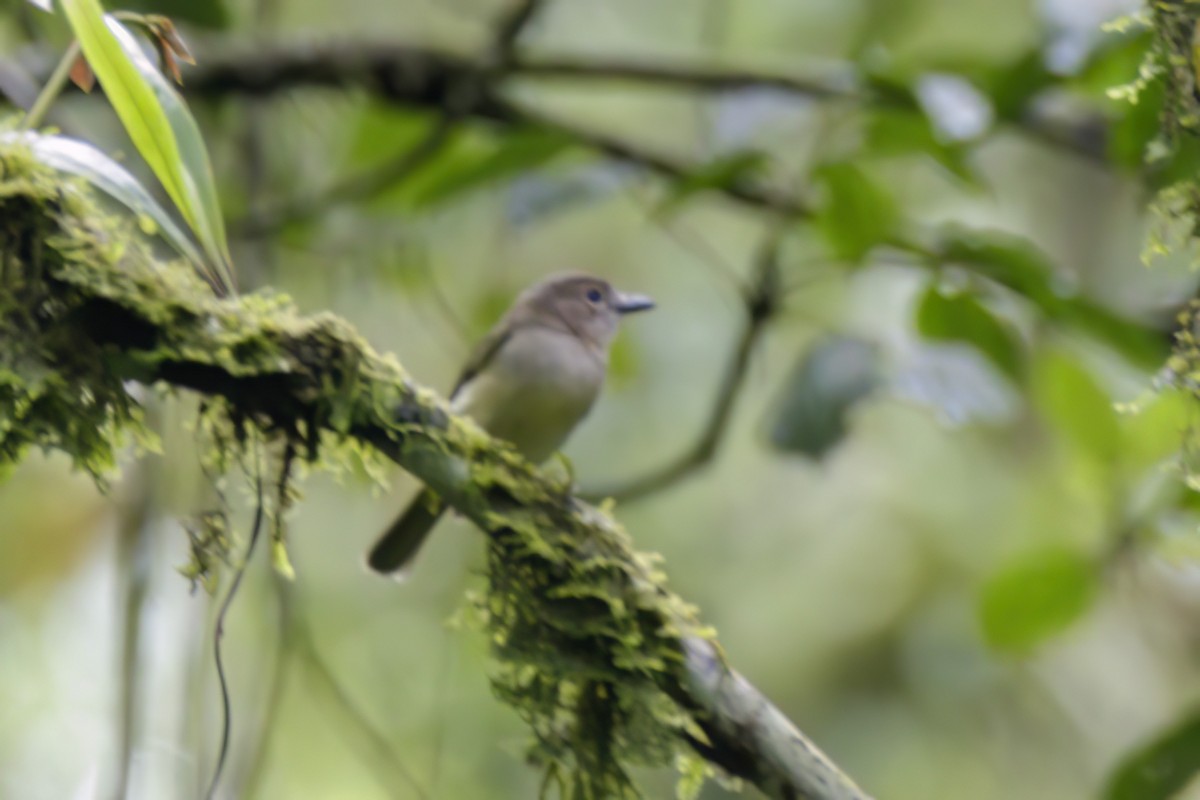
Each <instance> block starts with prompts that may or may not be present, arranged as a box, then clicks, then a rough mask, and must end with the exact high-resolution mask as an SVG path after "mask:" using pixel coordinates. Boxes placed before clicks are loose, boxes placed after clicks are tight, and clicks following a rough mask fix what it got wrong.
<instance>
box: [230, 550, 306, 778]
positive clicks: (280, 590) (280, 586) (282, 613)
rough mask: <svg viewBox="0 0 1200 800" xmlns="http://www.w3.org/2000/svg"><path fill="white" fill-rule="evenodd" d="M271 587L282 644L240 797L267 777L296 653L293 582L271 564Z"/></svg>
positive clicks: (277, 651)
mask: <svg viewBox="0 0 1200 800" xmlns="http://www.w3.org/2000/svg"><path fill="white" fill-rule="evenodd" d="M267 568H268V569H270V570H271V580H272V586H274V587H275V596H276V598H277V599H278V602H279V644H278V646H277V647H276V654H275V663H274V665H273V667H272V669H271V676H270V677H269V678H268V679H267V686H268V689H267V700H266V703H265V704H264V706H263V712H262V717H261V718H260V719H259V726H258V727H259V735H258V736H256V737H255V746H254V750H253V752H252V753H251V755H250V756H249V757H248V758H247V759H246V771H245V774H246V779H245V780H244V781H243V782H242V789H241V791H240V792H239V794H238V796H239V797H258V796H259V787H261V786H262V782H263V779H264V778H265V777H266V773H267V769H266V768H267V764H268V763H269V762H270V756H271V749H272V746H273V744H274V741H275V734H276V733H277V732H278V731H279V714H280V711H281V710H282V709H283V698H284V697H285V696H286V694H287V687H288V675H289V669H288V668H289V667H290V666H291V665H292V657H293V655H294V652H295V625H294V616H295V615H294V612H293V602H292V593H291V589H292V583H291V581H290V580H288V579H287V578H285V577H283V576H282V575H280V574H279V572H278V571H277V570H275V569H274V567H273V566H271V565H270V564H268V565H267Z"/></svg>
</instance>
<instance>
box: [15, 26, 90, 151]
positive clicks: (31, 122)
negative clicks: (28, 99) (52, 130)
mask: <svg viewBox="0 0 1200 800" xmlns="http://www.w3.org/2000/svg"><path fill="white" fill-rule="evenodd" d="M77 58H79V40H78V39H76V40H74V41H73V42H71V46H70V47H68V48H67V52H66V53H63V57H62V58H61V59H60V60H59V62H58V66H56V67H55V68H54V72H53V73H51V75H50V79H49V80H47V81H46V85H45V86H43V87H42V91H41V93H40V94H39V95H38V96H37V100H35V101H34V102H33V107H32V108H30V109H29V113H28V114H26V115H25V118H24V119H23V120H21V130H23V131H28V130H32V129H33V128H36V127H38V126H39V125H41V124H42V119H43V118H44V117H45V116H46V112H47V111H49V110H50V104H51V103H53V102H54V101H55V99H57V98H58V96H59V95H60V94H62V90H63V87H64V86H66V85H67V79H68V78H69V77H70V75H71V66H72V65H73V64H74V63H75V59H77Z"/></svg>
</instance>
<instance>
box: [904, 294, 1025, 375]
mask: <svg viewBox="0 0 1200 800" xmlns="http://www.w3.org/2000/svg"><path fill="white" fill-rule="evenodd" d="M917 330H919V331H920V332H921V335H923V336H925V337H926V338H928V339H934V340H936V341H941V342H962V343H964V344H968V345H971V346H972V347H974V348H975V349H976V350H978V351H979V352H980V353H982V354H983V355H984V356H986V357H987V358H988V359H989V360H990V361H991V362H992V363H993V364H994V365H995V366H996V367H997V368H998V369H999V370H1000V371H1001V372H1003V373H1004V374H1005V375H1007V376H1008V377H1010V378H1012V379H1013V380H1014V381H1018V382H1019V381H1020V380H1021V377H1022V372H1023V366H1024V365H1023V361H1024V359H1023V353H1022V348H1021V343H1020V341H1019V340H1018V339H1017V336H1016V333H1015V331H1013V330H1012V328H1011V327H1009V326H1008V325H1006V324H1005V323H1003V322H1001V321H1000V320H998V319H997V318H996V317H995V316H993V314H992V312H991V311H989V310H988V309H987V308H986V307H985V306H984V305H983V303H981V302H979V300H978V299H977V298H975V297H974V296H973V295H970V294H966V293H961V294H946V293H944V292H942V291H940V290H939V289H938V287H937V286H930V287H929V289H928V290H926V292H925V295H924V296H923V297H922V298H921V302H920V305H918V307H917Z"/></svg>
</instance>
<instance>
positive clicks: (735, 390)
mask: <svg viewBox="0 0 1200 800" xmlns="http://www.w3.org/2000/svg"><path fill="white" fill-rule="evenodd" d="M782 236H783V230H782V228H781V227H780V226H778V225H776V226H773V228H772V229H771V231H770V232H769V233H768V235H767V239H766V241H765V242H764V243H763V245H762V248H761V249H760V251H759V254H758V257H757V258H756V259H755V270H754V272H755V274H754V281H753V284H752V285H751V286H750V287H749V289H747V290H746V291H744V293H743V298H744V304H745V314H746V319H745V323H744V324H743V325H742V332H741V334H740V335H739V336H738V338H737V343H736V345H735V346H734V350H733V355H732V356H731V357H730V360H729V364H728V366H727V367H726V369H725V374H724V375H723V376H722V378H721V383H720V385H719V386H718V387H717V394H716V398H715V399H714V401H713V405H712V410H711V411H710V412H709V415H708V420H707V421H706V422H705V424H704V426H703V427H702V428H701V429H700V437H699V438H698V439H697V440H696V442H695V444H693V445H692V446H691V447H690V448H689V449H688V450H686V451H685V452H684V453H683V454H682V455H680V456H679V457H678V458H676V459H675V460H674V461H672V462H670V463H668V464H666V465H665V466H663V467H660V468H659V469H656V470H653V471H651V472H650V473H649V474H647V475H643V476H641V477H637V478H634V479H633V480H630V481H629V482H627V483H622V484H619V485H616V486H611V487H608V488H601V489H598V490H594V491H589V492H588V493H587V496H588V497H589V498H592V499H603V498H605V497H611V498H613V499H614V500H616V501H618V502H626V503H627V502H630V501H632V500H638V499H641V498H643V497H645V496H647V495H650V494H653V493H655V492H659V491H662V490H663V489H666V488H668V487H670V486H674V485H675V484H676V483H678V482H679V481H681V480H683V479H684V478H686V477H687V476H688V475H691V474H692V473H693V472H695V471H696V470H698V469H700V468H702V467H703V466H704V465H706V464H707V463H708V462H710V461H712V459H713V456H715V455H716V453H717V448H718V447H719V446H720V444H721V440H722V439H723V438H725V431H726V429H727V428H728V427H729V420H730V418H731V417H732V416H733V404H734V401H735V400H737V396H738V394H739V393H740V392H741V389H742V386H743V385H744V384H745V381H746V373H747V371H748V370H749V368H750V357H751V355H753V353H754V347H755V345H756V344H758V341H759V339H760V338H761V337H762V334H763V332H764V331H766V329H767V324H768V323H769V322H770V321H771V320H772V319H773V318H774V316H775V314H776V312H777V311H778V310H779V302H780V297H779V295H780V276H779V246H780V239H781V238H782Z"/></svg>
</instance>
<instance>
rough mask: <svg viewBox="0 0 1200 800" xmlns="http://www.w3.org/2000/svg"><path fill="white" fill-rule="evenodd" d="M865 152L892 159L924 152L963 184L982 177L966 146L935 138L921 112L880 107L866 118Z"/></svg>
mask: <svg viewBox="0 0 1200 800" xmlns="http://www.w3.org/2000/svg"><path fill="white" fill-rule="evenodd" d="M863 148H864V154H866V155H871V156H881V157H883V158H894V157H900V156H914V155H925V156H928V157H930V158H932V159H933V160H934V161H936V162H937V163H938V164H940V165H941V166H942V167H943V168H944V169H946V170H947V171H948V172H949V173H950V174H952V175H954V176H955V177H957V178H958V179H959V180H961V181H962V182H963V183H965V184H967V185H969V186H973V187H979V186H982V180H981V178H980V176H979V174H978V173H976V172H975V170H974V169H973V168H972V167H971V165H970V164H969V163H968V161H967V152H968V150H967V148H966V147H965V146H964V145H962V144H949V143H946V142H943V141H942V140H941V139H939V138H938V135H937V132H936V131H935V130H934V127H933V123H931V122H930V121H929V117H927V116H926V115H925V113H924V112H923V111H919V110H918V111H904V110H896V109H882V110H877V111H873V112H871V113H870V115H869V116H868V118H867V127H866V141H865V143H864V145H863Z"/></svg>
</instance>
